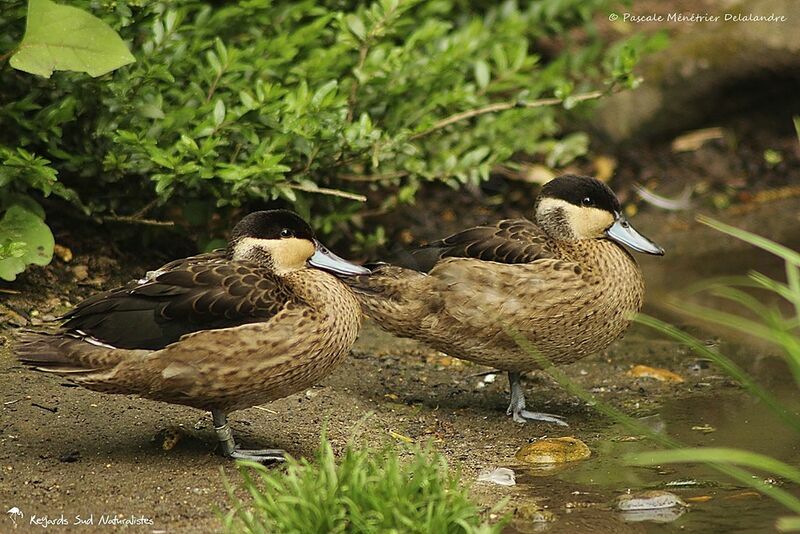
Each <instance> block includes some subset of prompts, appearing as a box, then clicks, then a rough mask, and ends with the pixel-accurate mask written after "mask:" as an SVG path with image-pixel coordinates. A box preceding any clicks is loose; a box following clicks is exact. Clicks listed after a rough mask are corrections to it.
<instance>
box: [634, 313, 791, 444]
mask: <svg viewBox="0 0 800 534" xmlns="http://www.w3.org/2000/svg"><path fill="white" fill-rule="evenodd" d="M636 322H638V323H640V324H643V325H645V326H649V327H650V328H653V329H655V330H658V331H659V332H661V333H663V334H665V335H667V336H669V337H671V338H672V339H674V340H676V341H679V342H681V343H683V344H685V345H687V346H689V347H690V348H691V349H692V350H693V351H694V352H695V353H696V354H697V355H698V356H700V357H703V358H707V359H709V360H711V361H712V362H714V363H715V364H716V365H717V366H719V367H720V368H721V369H722V370H723V371H725V373H727V374H728V375H729V376H730V377H731V378H733V379H734V380H736V381H737V382H738V383H739V384H740V385H741V386H742V387H743V388H745V389H746V390H747V391H748V392H749V393H750V394H751V395H753V396H754V397H756V398H758V399H759V400H760V401H761V402H763V403H764V405H766V406H767V407H768V408H769V409H770V410H772V412H773V413H774V414H775V415H776V416H778V417H779V418H780V419H781V420H782V421H783V422H784V423H786V425H787V426H789V427H790V428H791V429H792V430H794V431H795V432H797V433H800V416H798V415H797V414H795V413H792V412H790V411H789V410H787V409H786V407H785V406H783V405H782V404H781V403H780V402H779V401H778V400H777V399H776V398H775V397H774V396H772V395H771V394H770V393H769V392H767V391H766V390H765V389H764V388H762V387H761V386H760V385H759V384H758V383H757V382H755V381H754V380H753V379H752V378H751V377H750V375H748V374H747V373H745V372H744V371H743V370H742V369H741V368H740V367H739V366H738V365H736V364H735V363H734V362H733V361H732V360H731V359H730V358H728V357H727V356H724V355H723V354H720V353H719V352H717V351H715V350H711V349H710V348H708V347H707V346H705V344H704V343H703V342H702V341H700V340H699V339H697V338H696V337H694V336H692V335H690V334H687V333H686V332H684V331H682V330H680V329H678V328H676V327H674V326H672V325H671V324H669V323H665V322H664V321H661V320H659V319H656V318H655V317H651V316H649V315H646V314H643V313H640V314H639V315H638V316H637V317H636Z"/></svg>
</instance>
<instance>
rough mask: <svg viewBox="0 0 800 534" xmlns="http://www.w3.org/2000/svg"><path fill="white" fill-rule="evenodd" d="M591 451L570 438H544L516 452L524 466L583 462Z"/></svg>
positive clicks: (575, 439) (577, 440)
mask: <svg viewBox="0 0 800 534" xmlns="http://www.w3.org/2000/svg"><path fill="white" fill-rule="evenodd" d="M591 455H592V451H591V450H589V447H587V446H586V444H585V443H584V442H582V441H581V440H579V439H578V438H574V437H571V436H567V437H561V438H544V439H540V440H539V441H536V442H534V443H529V444H527V445H525V446H523V447H522V448H520V449H519V450H518V451H517V454H516V455H515V456H516V458H517V460H519V461H520V462H525V463H526V464H532V465H541V464H562V463H566V462H575V461H578V460H585V459H586V458H589V457H590V456H591Z"/></svg>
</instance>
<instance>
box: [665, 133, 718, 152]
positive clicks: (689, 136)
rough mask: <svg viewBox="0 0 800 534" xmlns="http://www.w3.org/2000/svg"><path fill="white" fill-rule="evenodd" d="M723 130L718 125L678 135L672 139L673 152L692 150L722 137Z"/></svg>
mask: <svg viewBox="0 0 800 534" xmlns="http://www.w3.org/2000/svg"><path fill="white" fill-rule="evenodd" d="M724 138H725V130H723V129H722V128H719V127H714V128H703V129H701V130H694V131H691V132H688V133H685V134H683V135H679V136H678V137H676V138H675V139H673V141H672V145H671V148H672V151H673V152H693V151H695V150H697V149H699V148H701V147H702V146H703V145H704V144H706V143H708V142H709V141H713V140H715V139H724Z"/></svg>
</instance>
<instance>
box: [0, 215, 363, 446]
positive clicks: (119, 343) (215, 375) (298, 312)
mask: <svg viewBox="0 0 800 534" xmlns="http://www.w3.org/2000/svg"><path fill="white" fill-rule="evenodd" d="M367 274H369V270H368V269H366V268H364V267H362V266H359V265H355V264H353V263H350V262H348V261H346V260H344V259H342V258H340V257H339V256H337V255H335V254H334V253H332V252H331V251H330V250H328V249H327V248H326V247H325V246H323V245H322V244H321V243H320V242H319V241H318V240H317V239H316V237H315V235H314V232H313V230H312V229H311V227H310V226H309V225H308V223H306V222H305V221H304V220H303V219H302V218H300V217H299V216H298V215H297V214H295V213H293V212H291V211H288V210H270V211H256V212H254V213H251V214H249V215H247V216H245V217H244V218H242V219H241V221H239V223H238V224H236V226H235V227H234V228H233V231H232V233H231V236H230V239H229V242H228V244H227V247H226V248H225V249H221V250H216V251H213V252H210V253H205V254H200V255H196V256H191V257H187V258H181V259H178V260H175V261H172V262H170V263H167V264H166V265H164V266H162V267H160V268H158V269H156V270H154V271H149V272H148V273H147V274H146V275H145V276H143V277H142V278H140V279H138V280H134V281H131V282H130V283H128V284H127V285H125V286H122V287H119V288H116V289H112V290H110V291H107V292H104V293H100V294H97V295H94V296H92V297H90V298H87V299H86V300H84V301H82V302H81V303H79V304H78V305H77V306H75V307H74V308H73V309H72V310H71V311H69V312H68V313H67V314H66V315H65V316H63V317H62V318H61V319H62V324H61V325H60V327H59V328H58V330H57V331H56V332H54V333H42V332H26V333H23V334H22V335H21V336H20V337H21V339H20V340H19V343H18V345H17V347H16V351H15V353H16V357H17V358H18V359H19V360H20V361H21V362H22V363H23V364H25V365H27V366H29V367H31V368H32V369H34V370H37V371H43V372H46V373H54V374H57V375H62V376H64V377H67V378H68V379H70V380H71V381H72V382H74V383H75V384H78V385H80V386H82V387H84V388H87V389H90V390H94V391H98V392H102V393H113V394H124V395H138V396H140V397H143V398H147V399H152V400H156V401H163V402H167V403H172V404H181V405H185V406H191V407H193V408H197V409H200V410H204V411H208V412H211V416H212V420H213V425H214V430H215V432H216V436H217V439H218V440H219V442H220V448H219V449H220V450H221V452H222V453H223V454H224V455H225V456H227V457H230V458H234V459H247V460H253V461H257V462H271V461H280V460H281V459H283V457H284V451H282V450H280V449H258V450H245V449H242V448H240V447H239V445H238V444H237V443H236V441H235V440H234V438H233V433H232V431H231V429H230V426H229V425H228V414H229V413H230V412H233V411H236V410H241V409H245V408H249V407H252V406H257V405H261V404H264V403H268V402H271V401H274V400H276V399H280V398H283V397H287V396H289V395H292V394H294V393H297V392H299V391H303V390H305V389H307V388H309V387H311V386H312V385H314V384H316V383H318V382H319V381H320V380H322V379H323V378H324V377H326V376H327V375H328V374H330V373H331V372H332V371H333V369H334V368H336V366H337V365H338V364H340V363H341V362H342V360H343V359H344V358H345V356H346V355H347V354H348V353H349V351H350V348H351V347H352V345H353V343H354V342H355V340H356V338H357V336H358V332H359V329H360V326H361V317H362V314H361V309H360V307H359V303H358V301H357V300H356V299H355V296H354V294H353V292H352V291H351V290H350V289H349V288H348V287H347V286H346V285H345V284H344V283H343V282H342V281H340V279H339V278H338V277H339V276H342V275H351V276H356V275H357V276H366V275H367Z"/></svg>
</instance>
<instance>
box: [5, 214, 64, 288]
mask: <svg viewBox="0 0 800 534" xmlns="http://www.w3.org/2000/svg"><path fill="white" fill-rule="evenodd" d="M54 245H55V240H54V239H53V233H52V232H51V231H50V228H48V227H47V225H46V224H45V223H44V221H43V220H42V219H41V218H40V217H39V216H38V215H36V214H35V213H33V212H32V211H29V210H27V209H25V208H23V207H22V206H19V205H16V204H15V205H13V206H11V207H10V208H8V210H7V211H6V213H5V215H4V216H3V218H2V219H0V249H2V250H5V251H11V252H12V253H8V252H7V253H6V254H7V255H6V254H3V255H0V278H2V279H3V280H9V281H11V280H14V279H15V278H16V277H17V275H18V274H19V273H21V272H22V271H24V270H25V267H26V266H27V265H30V264H35V265H47V264H48V263H50V260H51V259H53V246H54Z"/></svg>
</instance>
